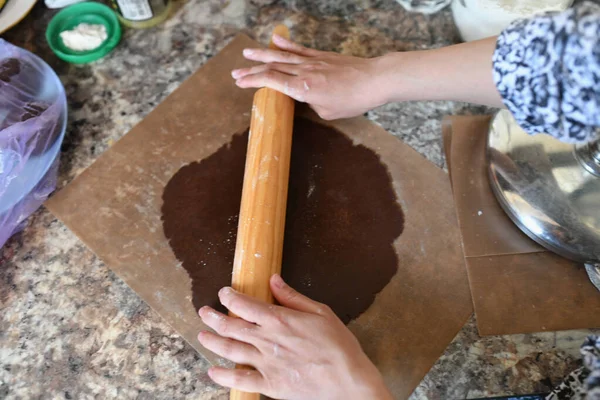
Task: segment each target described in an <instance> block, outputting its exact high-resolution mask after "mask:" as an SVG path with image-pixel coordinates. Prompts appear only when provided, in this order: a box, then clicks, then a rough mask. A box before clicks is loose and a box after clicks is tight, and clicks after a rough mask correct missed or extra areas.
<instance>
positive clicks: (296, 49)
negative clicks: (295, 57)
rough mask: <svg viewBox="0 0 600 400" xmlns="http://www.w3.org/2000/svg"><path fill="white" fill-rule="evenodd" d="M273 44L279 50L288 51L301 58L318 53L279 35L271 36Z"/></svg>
mask: <svg viewBox="0 0 600 400" xmlns="http://www.w3.org/2000/svg"><path fill="white" fill-rule="evenodd" d="M273 43H274V44H275V45H276V46H277V47H279V48H280V49H281V50H285V51H289V52H291V53H296V54H299V55H302V56H307V57H311V56H315V55H317V54H318V53H319V51H318V50H313V49H309V48H307V47H304V46H302V45H299V44H298V43H294V42H292V41H291V40H288V39H286V38H284V37H282V36H279V35H273Z"/></svg>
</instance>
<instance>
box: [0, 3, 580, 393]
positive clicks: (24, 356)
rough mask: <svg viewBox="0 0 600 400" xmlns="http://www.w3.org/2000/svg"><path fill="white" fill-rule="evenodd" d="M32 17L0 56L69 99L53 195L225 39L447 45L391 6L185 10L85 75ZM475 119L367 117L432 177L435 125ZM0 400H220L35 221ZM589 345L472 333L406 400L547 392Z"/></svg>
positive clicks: (3, 296)
mask: <svg viewBox="0 0 600 400" xmlns="http://www.w3.org/2000/svg"><path fill="white" fill-rule="evenodd" d="M53 14H54V12H53V11H48V10H47V9H46V8H45V7H44V6H43V2H38V4H37V5H36V6H35V8H34V10H33V12H32V13H31V14H30V15H29V16H28V17H27V18H26V19H25V20H24V21H23V22H22V23H21V24H20V25H18V26H17V27H16V28H13V29H12V30H11V31H9V32H8V33H6V34H5V35H4V38H5V39H7V40H8V41H10V42H12V43H14V44H17V45H19V46H22V47H25V48H27V49H29V50H31V51H33V52H35V53H37V54H38V55H40V56H41V57H42V58H44V59H45V60H46V61H47V62H49V63H50V65H51V66H52V67H53V68H54V69H55V70H56V71H57V73H58V74H59V76H60V78H61V80H62V82H63V83H64V86H65V88H66V91H67V96H68V101H69V109H70V113H69V124H68V131H67V136H66V139H65V142H64V144H63V148H62V159H61V166H60V176H59V184H58V185H59V187H62V186H64V185H65V184H67V183H68V182H70V181H71V180H72V179H73V178H74V177H75V176H77V175H78V174H79V173H81V171H83V170H84V169H85V168H86V167H88V166H89V165H90V164H91V163H92V162H94V160H95V159H96V158H97V157H98V156H99V155H100V154H101V153H102V152H103V151H105V150H106V149H107V148H108V147H110V146H111V145H112V144H113V143H114V142H115V141H116V140H118V139H119V138H120V137H121V136H123V135H124V134H125V133H126V132H127V131H129V130H130V129H131V128H132V127H133V126H134V125H135V124H136V123H137V122H138V121H140V120H141V119H142V118H143V117H144V116H145V115H147V114H148V113H149V112H150V111H151V110H152V109H153V108H154V107H155V106H156V105H157V104H158V103H160V101H161V100H162V99H164V98H165V97H166V96H167V95H168V94H169V93H170V92H172V91H173V90H174V89H175V88H177V87H178V86H179V84H180V83H181V82H182V81H183V80H184V79H185V78H186V77H188V76H189V75H190V74H192V73H193V72H194V71H195V70H197V69H198V68H199V67H200V66H202V64H204V63H205V62H206V60H208V59H209V58H210V57H212V56H213V55H215V54H216V53H217V52H218V51H219V50H220V49H222V48H223V47H224V46H225V45H226V44H227V43H228V41H229V40H230V39H232V38H233V37H234V36H235V35H236V34H237V33H239V32H244V33H246V34H248V35H249V36H252V37H254V38H256V39H258V40H260V41H262V42H266V41H267V39H268V35H269V32H270V31H271V30H272V28H273V26H274V25H275V24H276V23H279V22H281V21H283V22H285V23H286V24H288V25H289V26H290V27H291V28H292V29H291V30H292V35H293V37H294V38H295V39H296V40H297V41H299V42H301V43H302V44H305V45H308V46H312V47H316V48H319V49H323V50H333V51H338V52H343V53H346V54H354V55H357V56H376V55H380V54H383V53H386V52H388V51H393V50H412V49H424V48H431V47H439V46H444V45H448V44H451V43H454V42H456V41H457V40H458V37H457V33H456V30H455V27H454V25H453V23H452V17H451V14H450V13H449V11H448V10H445V11H442V12H440V13H437V14H435V15H433V16H424V15H420V14H409V13H407V12H405V11H404V10H403V9H402V7H400V6H399V5H398V4H397V3H396V2H394V1H393V0H356V1H344V0H317V1H308V0H280V1H272V0H271V1H270V0H229V1H226V2H224V1H222V0H210V1H199V0H189V1H180V2H176V7H175V11H174V14H173V16H172V17H171V18H170V19H169V20H168V21H167V22H165V23H163V24H162V25H161V26H159V27H156V28H152V29H149V30H143V31H135V30H127V31H126V32H125V34H124V37H123V39H122V42H121V44H120V45H119V46H118V48H117V49H116V50H115V51H114V52H113V53H111V54H110V55H109V56H108V57H106V58H105V59H103V60H101V61H99V62H96V63H94V64H92V65H87V66H72V65H68V64H65V63H63V62H61V61H59V60H58V59H57V58H56V57H55V56H53V55H52V53H51V52H50V51H49V49H48V47H47V45H46V42H45V39H44V31H45V28H46V25H47V23H48V21H49V19H50V18H51V16H52V15H53ZM481 112H485V108H481V107H473V106H467V105H465V104H460V103H452V102H435V103H433V102H415V103H406V104H394V105H388V106H385V107H381V108H379V109H377V110H375V111H372V112H370V113H368V117H369V118H370V119H371V120H373V121H375V122H376V123H378V124H380V125H381V126H383V127H384V128H385V129H386V130H388V131H389V132H391V133H392V134H393V135H395V136H397V137H398V138H400V139H402V140H404V141H405V142H407V143H408V144H409V145H411V146H412V147H414V148H415V149H416V150H417V151H419V152H420V153H422V154H423V155H424V156H425V157H427V158H428V159H429V160H430V161H432V162H433V163H435V164H436V165H438V166H440V167H443V166H444V158H443V154H442V142H441V135H440V132H441V118H442V116H443V115H446V114H460V113H462V114H464V113H481ZM0 307H1V308H0V309H1V312H0V398H11V399H21V398H23V399H25V398H56V399H60V398H65V399H91V398H102V399H113V398H119V399H129V398H136V399H150V398H152V399H182V398H188V397H192V396H193V397H194V398H196V399H206V400H208V399H226V398H228V396H227V392H226V390H224V389H222V388H219V387H218V386H216V385H214V384H213V383H211V382H210V380H209V379H208V377H207V376H206V373H205V371H206V368H207V363H206V361H205V360H204V359H203V358H202V357H201V356H199V355H198V354H197V353H196V352H195V351H194V350H193V349H192V347H190V346H189V345H188V344H187V343H186V342H185V341H184V340H183V339H182V338H181V337H180V336H179V335H177V333H175V331H174V330H173V329H171V328H170V327H169V326H168V325H167V324H166V323H165V322H164V321H163V320H162V319H161V318H160V317H159V316H158V315H157V314H156V313H155V312H153V311H152V310H151V309H150V308H149V307H148V306H147V305H146V304H145V303H144V302H142V301H141V300H140V299H139V298H138V297H137V296H136V294H135V293H133V292H132V291H131V290H130V289H129V288H128V287H127V286H126V285H125V284H124V283H123V282H122V281H121V280H120V279H118V278H117V277H116V276H115V275H114V274H113V273H112V272H111V271H110V270H109V269H108V268H107V267H106V266H105V265H104V264H103V263H102V261H101V260H99V259H98V258H97V257H96V256H95V255H94V254H93V253H92V252H91V251H90V250H88V249H87V248H86V247H85V246H84V245H83V244H82V243H81V242H80V241H79V240H78V239H77V237H76V236H75V235H74V234H73V233H72V232H70V231H69V230H68V229H67V228H66V227H65V226H64V225H63V224H62V223H61V222H59V221H58V220H57V219H56V218H54V217H53V216H52V215H51V214H50V213H49V212H48V211H47V210H45V209H43V208H42V209H40V210H39V211H37V212H36V213H35V214H34V215H33V216H32V217H31V218H30V219H29V221H28V224H27V226H26V228H25V229H24V231H23V232H22V233H20V234H17V235H16V236H15V237H13V238H12V239H11V240H10V241H9V242H8V243H7V244H6V245H5V246H4V247H3V248H2V249H1V250H0ZM588 333H589V331H569V332H557V333H553V332H547V333H540V334H526V335H513V336H498V337H488V338H480V337H478V335H477V331H476V328H475V323H474V320H473V319H471V320H470V321H469V322H468V323H467V325H466V326H465V327H464V329H463V330H462V331H461V332H460V333H459V334H458V335H457V337H456V338H455V340H454V341H453V342H452V343H451V344H450V345H449V347H448V348H447V350H446V352H445V354H444V355H443V356H442V357H441V358H440V360H439V361H438V362H437V364H436V365H435V366H434V367H433V369H432V370H431V371H430V372H429V374H428V375H427V376H426V377H425V379H424V380H423V382H422V383H421V385H420V386H419V387H418V388H417V389H416V391H415V393H414V394H413V396H412V397H411V399H413V400H416V399H459V398H475V397H480V396H491V395H502V394H511V393H521V394H524V393H532V392H543V391H547V390H549V389H550V388H551V387H552V386H553V385H555V384H557V383H558V382H559V381H560V380H561V379H562V378H563V377H564V376H565V375H566V374H567V373H568V372H570V371H571V370H572V369H574V368H575V367H576V366H577V365H578V364H579V345H580V343H581V342H582V341H583V338H584V336H585V335H586V334H588Z"/></svg>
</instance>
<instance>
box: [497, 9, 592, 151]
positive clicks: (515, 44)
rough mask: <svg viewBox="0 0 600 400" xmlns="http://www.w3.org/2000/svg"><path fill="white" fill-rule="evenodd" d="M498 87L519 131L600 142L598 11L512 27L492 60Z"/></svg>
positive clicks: (499, 41)
mask: <svg viewBox="0 0 600 400" xmlns="http://www.w3.org/2000/svg"><path fill="white" fill-rule="evenodd" d="M493 73H494V81H495V83H496V87H497V88H498V91H499V93H500V95H501V96H502V99H503V101H504V104H505V105H506V107H507V108H508V109H509V110H510V112H511V113H512V114H513V115H514V117H515V119H516V120H517V122H518V123H519V125H520V126H521V127H522V128H523V129H525V131H527V132H528V133H530V134H532V135H533V134H536V133H547V134H550V135H552V136H554V137H556V138H558V139H560V140H562V141H564V142H570V143H576V142H579V143H581V142H587V141H590V140H592V139H595V138H597V137H599V136H600V6H598V5H597V4H593V3H591V2H586V3H583V4H580V5H578V6H576V7H574V8H571V9H569V10H567V11H565V12H562V13H560V14H545V15H540V16H536V17H533V18H531V19H528V20H519V21H515V22H513V23H512V24H511V25H510V26H509V27H507V28H506V29H505V30H504V31H503V32H502V33H501V34H500V35H499V36H498V39H497V43H496V49H495V51H494V56H493Z"/></svg>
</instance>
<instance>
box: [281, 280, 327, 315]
mask: <svg viewBox="0 0 600 400" xmlns="http://www.w3.org/2000/svg"><path fill="white" fill-rule="evenodd" d="M270 283H271V291H272V292H273V297H275V298H276V299H277V301H278V302H279V304H281V305H282V306H284V307H288V308H291V309H293V310H297V311H302V312H308V313H313V314H319V315H325V314H326V313H327V312H328V311H329V308H328V307H327V306H326V305H324V304H321V303H318V302H316V301H314V300H311V299H309V298H308V297H306V296H304V295H303V294H300V293H298V292H297V291H295V290H294V289H292V288H291V287H290V286H289V285H288V284H286V283H285V282H284V281H283V279H282V278H281V276H279V275H277V274H275V275H273V276H272V277H271V281H270Z"/></svg>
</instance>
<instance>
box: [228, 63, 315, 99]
mask: <svg viewBox="0 0 600 400" xmlns="http://www.w3.org/2000/svg"><path fill="white" fill-rule="evenodd" d="M236 85H238V86H239V87H241V88H260V87H268V88H271V89H273V90H277V91H278V92H281V93H284V94H286V95H288V96H290V97H291V98H293V99H294V100H298V101H302V102H303V101H305V96H306V93H307V92H308V85H306V84H305V81H304V80H301V79H298V78H296V77H294V76H291V75H287V74H284V73H282V72H279V71H273V70H267V71H264V72H260V73H258V74H253V75H247V76H245V77H243V78H240V79H238V80H237V81H236Z"/></svg>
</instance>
